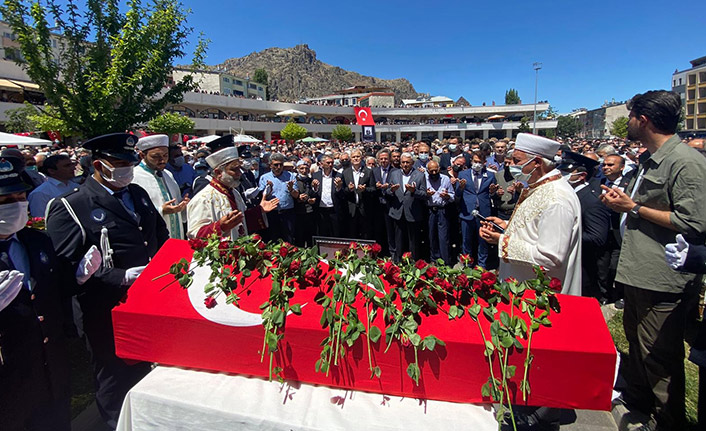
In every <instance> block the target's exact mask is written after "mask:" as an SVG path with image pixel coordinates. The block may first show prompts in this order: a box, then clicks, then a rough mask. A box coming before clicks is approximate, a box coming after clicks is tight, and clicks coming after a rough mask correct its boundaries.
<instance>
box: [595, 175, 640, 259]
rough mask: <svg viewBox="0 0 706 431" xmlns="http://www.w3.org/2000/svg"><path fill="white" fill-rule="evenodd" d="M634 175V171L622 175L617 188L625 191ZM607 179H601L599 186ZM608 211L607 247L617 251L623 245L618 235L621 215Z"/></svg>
mask: <svg viewBox="0 0 706 431" xmlns="http://www.w3.org/2000/svg"><path fill="white" fill-rule="evenodd" d="M634 175H635V169H633V170H631V171H628V172H627V173H626V174H625V175H623V178H622V179H621V180H620V183H619V184H617V186H618V187H620V188H621V189H622V190H623V191H625V190H627V188H628V184H630V180H631V179H632V177H633V176H634ZM606 181H607V179H606V178H603V181H602V183H601V184H606ZM602 192H603V189H600V191H599V192H598V193H602ZM609 211H610V230H611V232H610V236H609V238H608V247H609V248H611V249H619V248H620V246H621V244H622V243H623V237H622V236H621V235H620V217H621V215H622V214H623V213H618V212H615V211H613V210H609Z"/></svg>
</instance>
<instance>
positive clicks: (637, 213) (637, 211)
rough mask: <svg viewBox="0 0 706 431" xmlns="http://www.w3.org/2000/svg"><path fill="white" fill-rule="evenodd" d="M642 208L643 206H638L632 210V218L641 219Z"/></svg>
mask: <svg viewBox="0 0 706 431" xmlns="http://www.w3.org/2000/svg"><path fill="white" fill-rule="evenodd" d="M640 208H642V205H640V204H637V205H635V206H634V207H632V209H631V210H630V217H634V218H640Z"/></svg>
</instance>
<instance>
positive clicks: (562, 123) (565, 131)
mask: <svg viewBox="0 0 706 431" xmlns="http://www.w3.org/2000/svg"><path fill="white" fill-rule="evenodd" d="M557 122H558V124H557V126H556V133H557V135H559V136H561V137H562V138H571V137H574V136H576V134H577V133H578V132H579V130H581V126H580V125H579V120H578V118H574V117H572V116H570V115H562V116H560V117H559V118H557Z"/></svg>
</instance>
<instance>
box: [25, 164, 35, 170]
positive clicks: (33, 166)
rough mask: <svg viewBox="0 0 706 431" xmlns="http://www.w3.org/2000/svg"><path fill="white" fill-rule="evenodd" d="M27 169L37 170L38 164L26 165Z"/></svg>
mask: <svg viewBox="0 0 706 431" xmlns="http://www.w3.org/2000/svg"><path fill="white" fill-rule="evenodd" d="M25 170H26V171H36V170H37V165H32V166H27V167H25Z"/></svg>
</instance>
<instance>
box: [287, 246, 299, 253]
mask: <svg viewBox="0 0 706 431" xmlns="http://www.w3.org/2000/svg"><path fill="white" fill-rule="evenodd" d="M289 251H291V252H292V253H296V252H298V251H299V249H298V248H296V247H292V249H291V250H289Z"/></svg>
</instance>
